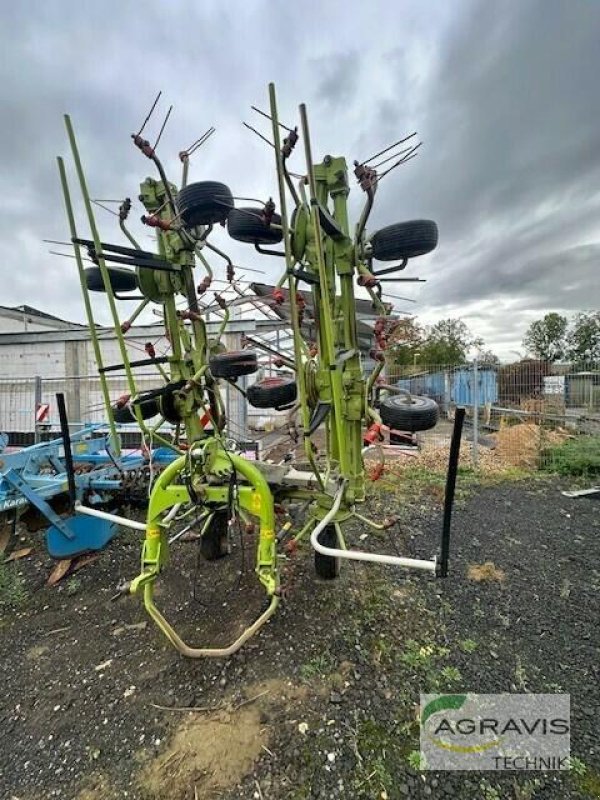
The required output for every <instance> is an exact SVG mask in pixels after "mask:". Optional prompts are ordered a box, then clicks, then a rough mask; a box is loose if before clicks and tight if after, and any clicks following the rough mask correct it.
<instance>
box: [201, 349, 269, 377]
mask: <svg viewBox="0 0 600 800" xmlns="http://www.w3.org/2000/svg"><path fill="white" fill-rule="evenodd" d="M209 366H210V371H211V372H212V376H213V378H238V377H239V376H240V375H252V373H253V372H256V370H257V369H258V359H257V357H256V353H255V352H254V351H253V350H233V351H231V352H230V353H218V354H217V355H214V356H212V357H211V359H210V361H209Z"/></svg>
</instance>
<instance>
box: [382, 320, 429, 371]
mask: <svg viewBox="0 0 600 800" xmlns="http://www.w3.org/2000/svg"><path fill="white" fill-rule="evenodd" d="M423 341H424V332H423V328H421V326H420V325H419V324H418V322H417V321H416V320H415V319H414V318H413V317H406V318H404V319H399V320H398V321H397V324H396V325H395V326H394V330H393V331H392V333H391V334H390V337H389V340H388V354H389V355H388V357H389V359H390V360H391V362H392V363H393V364H395V365H397V366H400V367H402V366H411V365H412V364H414V363H415V361H416V359H417V358H418V356H419V354H420V352H421V347H422V346H423Z"/></svg>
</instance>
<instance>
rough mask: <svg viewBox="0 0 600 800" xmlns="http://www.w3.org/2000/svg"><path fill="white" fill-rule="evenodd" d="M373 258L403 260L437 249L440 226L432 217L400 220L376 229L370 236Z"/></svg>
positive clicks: (378, 259)
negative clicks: (378, 229) (408, 220)
mask: <svg viewBox="0 0 600 800" xmlns="http://www.w3.org/2000/svg"><path fill="white" fill-rule="evenodd" d="M370 243H371V247H372V253H373V258H376V259H377V261H403V260H404V259H405V258H416V257H417V256H423V255H425V253H430V252H431V251H432V250H435V248H436V247H437V243H438V227H437V225H436V224H435V222H433V220H431V219H415V220H411V221H410V222H398V223H396V225H388V226H387V228H382V229H381V230H380V231H376V232H375V233H374V234H373V235H372V236H371V238H370Z"/></svg>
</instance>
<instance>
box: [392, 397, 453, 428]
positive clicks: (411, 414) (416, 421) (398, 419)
mask: <svg viewBox="0 0 600 800" xmlns="http://www.w3.org/2000/svg"><path fill="white" fill-rule="evenodd" d="M379 413H380V415H381V419H382V422H383V423H384V425H388V426H389V427H390V428H395V429H396V430H398V431H409V432H410V433H417V432H418V431H428V430H429V429H430V428H435V426H436V424H437V421H438V419H439V416H440V409H439V408H438V404H437V403H436V402H435V400H432V399H431V398H430V397H416V396H414V395H413V396H412V397H411V399H410V400H409V399H408V398H407V397H406V396H405V395H400V394H397V395H394V396H393V397H386V398H385V399H384V400H382V401H381V405H380V407H379Z"/></svg>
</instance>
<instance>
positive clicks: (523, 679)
mask: <svg viewBox="0 0 600 800" xmlns="http://www.w3.org/2000/svg"><path fill="white" fill-rule="evenodd" d="M528 681H529V678H528V677H527V673H526V671H525V667H524V666H523V663H522V661H521V658H520V657H519V656H517V665H516V667H515V684H516V688H517V689H519V690H521V691H527V682H528Z"/></svg>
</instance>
